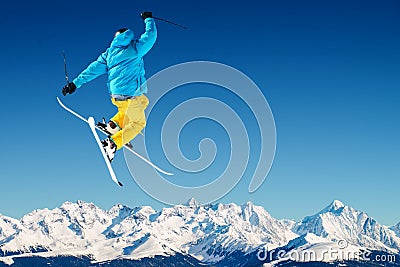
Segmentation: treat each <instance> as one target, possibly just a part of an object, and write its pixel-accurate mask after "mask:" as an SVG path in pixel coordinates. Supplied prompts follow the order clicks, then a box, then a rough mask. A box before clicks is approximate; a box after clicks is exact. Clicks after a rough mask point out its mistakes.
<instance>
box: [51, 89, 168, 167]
mask: <svg viewBox="0 0 400 267" xmlns="http://www.w3.org/2000/svg"><path fill="white" fill-rule="evenodd" d="M57 101H58V103H59V104H60V106H61V107H62V108H63V109H65V110H66V111H68V112H69V113H71V114H72V115H74V116H76V117H77V118H79V119H81V120H82V121H84V122H86V123H88V124H89V122H88V120H87V119H86V118H84V117H83V116H81V115H79V114H78V113H76V112H75V111H73V110H72V109H70V108H68V107H67V106H65V105H64V103H63V102H62V101H61V100H60V98H59V97H57ZM95 129H96V130H99V131H100V132H102V133H104V134H105V135H107V133H106V132H104V131H103V130H102V129H100V128H98V127H97V126H95ZM124 148H126V149H127V150H128V151H130V152H131V153H132V154H134V155H135V156H137V157H138V158H140V159H141V160H143V161H144V162H145V163H147V164H148V165H150V166H151V167H153V168H154V169H155V170H157V171H159V172H161V173H163V174H165V175H174V174H173V173H170V172H167V171H165V170H163V169H161V168H160V167H158V166H157V165H155V164H154V163H153V162H151V161H150V160H149V159H147V158H145V157H143V156H142V155H140V154H139V153H137V152H136V151H135V150H133V149H132V147H130V146H129V145H124Z"/></svg>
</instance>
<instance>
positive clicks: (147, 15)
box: [140, 11, 153, 20]
mask: <svg viewBox="0 0 400 267" xmlns="http://www.w3.org/2000/svg"><path fill="white" fill-rule="evenodd" d="M140 16H141V17H142V19H143V20H145V19H147V18H152V17H153V13H152V12H148V11H143V12H142V13H141V14H140Z"/></svg>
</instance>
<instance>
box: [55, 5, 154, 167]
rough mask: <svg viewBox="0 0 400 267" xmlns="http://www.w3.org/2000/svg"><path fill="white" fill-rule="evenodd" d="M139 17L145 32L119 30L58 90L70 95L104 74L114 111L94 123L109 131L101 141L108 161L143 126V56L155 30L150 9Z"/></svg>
mask: <svg viewBox="0 0 400 267" xmlns="http://www.w3.org/2000/svg"><path fill="white" fill-rule="evenodd" d="M140 16H141V17H142V19H143V20H144V23H145V32H144V33H143V34H142V35H141V36H140V37H139V39H134V33H133V31H132V30H130V29H127V28H123V29H119V30H118V31H117V32H116V33H115V36H114V39H113V40H112V42H111V45H110V47H109V48H107V50H106V51H105V52H104V53H102V54H101V55H100V56H99V57H98V58H97V60H96V61H94V62H92V63H91V64H90V65H89V66H88V67H87V68H86V69H85V70H84V71H82V73H81V74H79V75H78V76H77V77H76V78H75V79H74V80H73V82H70V83H68V84H67V85H65V86H64V87H63V89H62V93H63V95H64V96H65V95H67V94H72V93H73V92H75V90H76V89H77V88H79V87H81V86H82V85H83V84H85V83H88V82H90V81H92V80H93V79H95V78H96V77H98V76H100V75H102V74H105V73H107V75H108V82H107V86H108V89H109V92H110V94H111V101H112V103H113V104H114V105H115V106H116V107H117V108H118V112H117V114H116V115H115V116H114V117H112V118H111V119H110V120H109V121H108V122H107V123H106V121H104V120H103V122H99V123H97V126H98V127H99V128H101V129H103V130H104V131H106V132H107V133H109V136H108V137H107V138H106V139H104V140H102V141H101V143H102V145H103V149H104V150H105V152H106V155H107V157H108V159H109V160H110V162H111V161H112V160H113V158H114V154H115V152H116V151H117V150H118V149H120V148H122V147H123V146H124V145H125V144H128V143H129V142H130V141H131V140H132V139H133V138H135V137H136V136H137V135H138V134H139V133H140V132H141V131H142V130H143V128H144V127H145V126H146V117H145V114H144V110H145V109H146V107H147V106H148V104H149V100H148V98H147V97H146V96H145V93H147V86H146V79H145V77H144V74H145V70H144V62H143V56H144V55H146V54H147V52H149V50H150V49H151V48H152V47H153V45H154V43H155V41H156V39H157V29H156V24H155V21H154V19H153V15H152V12H143V13H141V14H140Z"/></svg>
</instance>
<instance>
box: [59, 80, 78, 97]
mask: <svg viewBox="0 0 400 267" xmlns="http://www.w3.org/2000/svg"><path fill="white" fill-rule="evenodd" d="M75 90H76V85H75V84H74V83H68V84H67V85H65V86H64V87H63V89H62V93H63V95H64V96H65V95H66V94H72V93H73V92H75Z"/></svg>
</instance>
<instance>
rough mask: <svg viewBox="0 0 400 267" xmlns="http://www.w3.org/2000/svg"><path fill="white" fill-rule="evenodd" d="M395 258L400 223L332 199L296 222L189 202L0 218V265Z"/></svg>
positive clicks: (81, 206) (244, 208)
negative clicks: (381, 219) (385, 222)
mask: <svg viewBox="0 0 400 267" xmlns="http://www.w3.org/2000/svg"><path fill="white" fill-rule="evenodd" d="M332 252H335V255H336V256H335V257H332V256H331V255H329V253H332ZM399 252H400V223H399V224H397V225H395V226H392V227H388V226H384V225H381V224H379V223H378V222H377V221H376V220H375V219H373V218H371V217H370V216H368V214H366V213H365V212H362V211H358V210H356V209H354V208H352V207H349V206H346V205H344V204H343V203H342V202H340V201H338V200H335V201H333V202H332V203H331V204H330V205H328V206H327V207H325V208H324V209H322V210H321V211H320V212H318V213H316V214H314V215H312V216H307V217H305V218H304V219H302V220H301V221H299V222H296V221H293V220H286V219H285V220H278V219H275V218H273V217H272V216H271V215H270V214H269V213H268V212H267V211H266V210H265V209H264V208H263V207H261V206H257V205H254V204H253V203H251V202H248V203H245V204H243V205H237V204H234V203H230V204H221V203H219V204H208V205H200V204H198V203H197V202H196V201H195V200H194V199H191V200H189V201H188V202H187V203H186V204H184V205H176V206H173V207H167V208H163V209H162V210H161V211H156V210H154V209H153V208H151V207H149V206H143V207H135V208H129V207H127V206H124V205H121V204H117V205H115V206H113V207H112V208H111V209H109V210H103V209H100V208H99V207H97V206H96V205H94V204H93V203H87V202H83V201H78V202H76V203H71V202H65V203H63V204H62V205H61V207H59V208H55V209H52V210H49V209H41V210H35V211H32V212H31V213H29V214H26V215H25V216H23V217H22V218H21V219H20V220H17V219H13V218H10V217H6V216H3V215H0V266H9V265H11V266H34V265H35V264H36V266H42V265H47V266H143V265H146V266H207V265H211V266H263V265H264V266H274V265H275V266H281V265H282V266H283V264H286V265H285V266H288V265H287V264H288V263H290V262H292V263H293V262H297V264H299V263H298V262H302V264H306V263H308V264H312V263H310V262H314V263H315V262H319V263H320V264H322V263H325V262H326V263H332V262H339V263H340V262H341V263H343V262H347V263H348V264H349V265H348V266H352V265H351V264H352V263H354V262H357V264H359V263H360V262H363V264H365V266H378V265H368V264H375V263H376V264H379V261H377V258H376V256H377V255H378V256H379V255H381V258H380V260H381V261H382V257H383V256H382V255H384V257H385V264H386V265H385V266H400V262H399V260H400V254H399ZM304 255H306V256H307V257H308V258H304V257H301V256H304ZM366 255H367V257H366ZM388 259H390V262H388ZM374 262H375V263H374ZM339 263H338V264H339ZM32 264H33V265H32ZM387 264H392V265H387ZM289 266H290V265H289ZM293 266H294V265H293ZM296 266H300V265H296ZM317 266H323V265H317ZM354 266H361V265H354Z"/></svg>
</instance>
